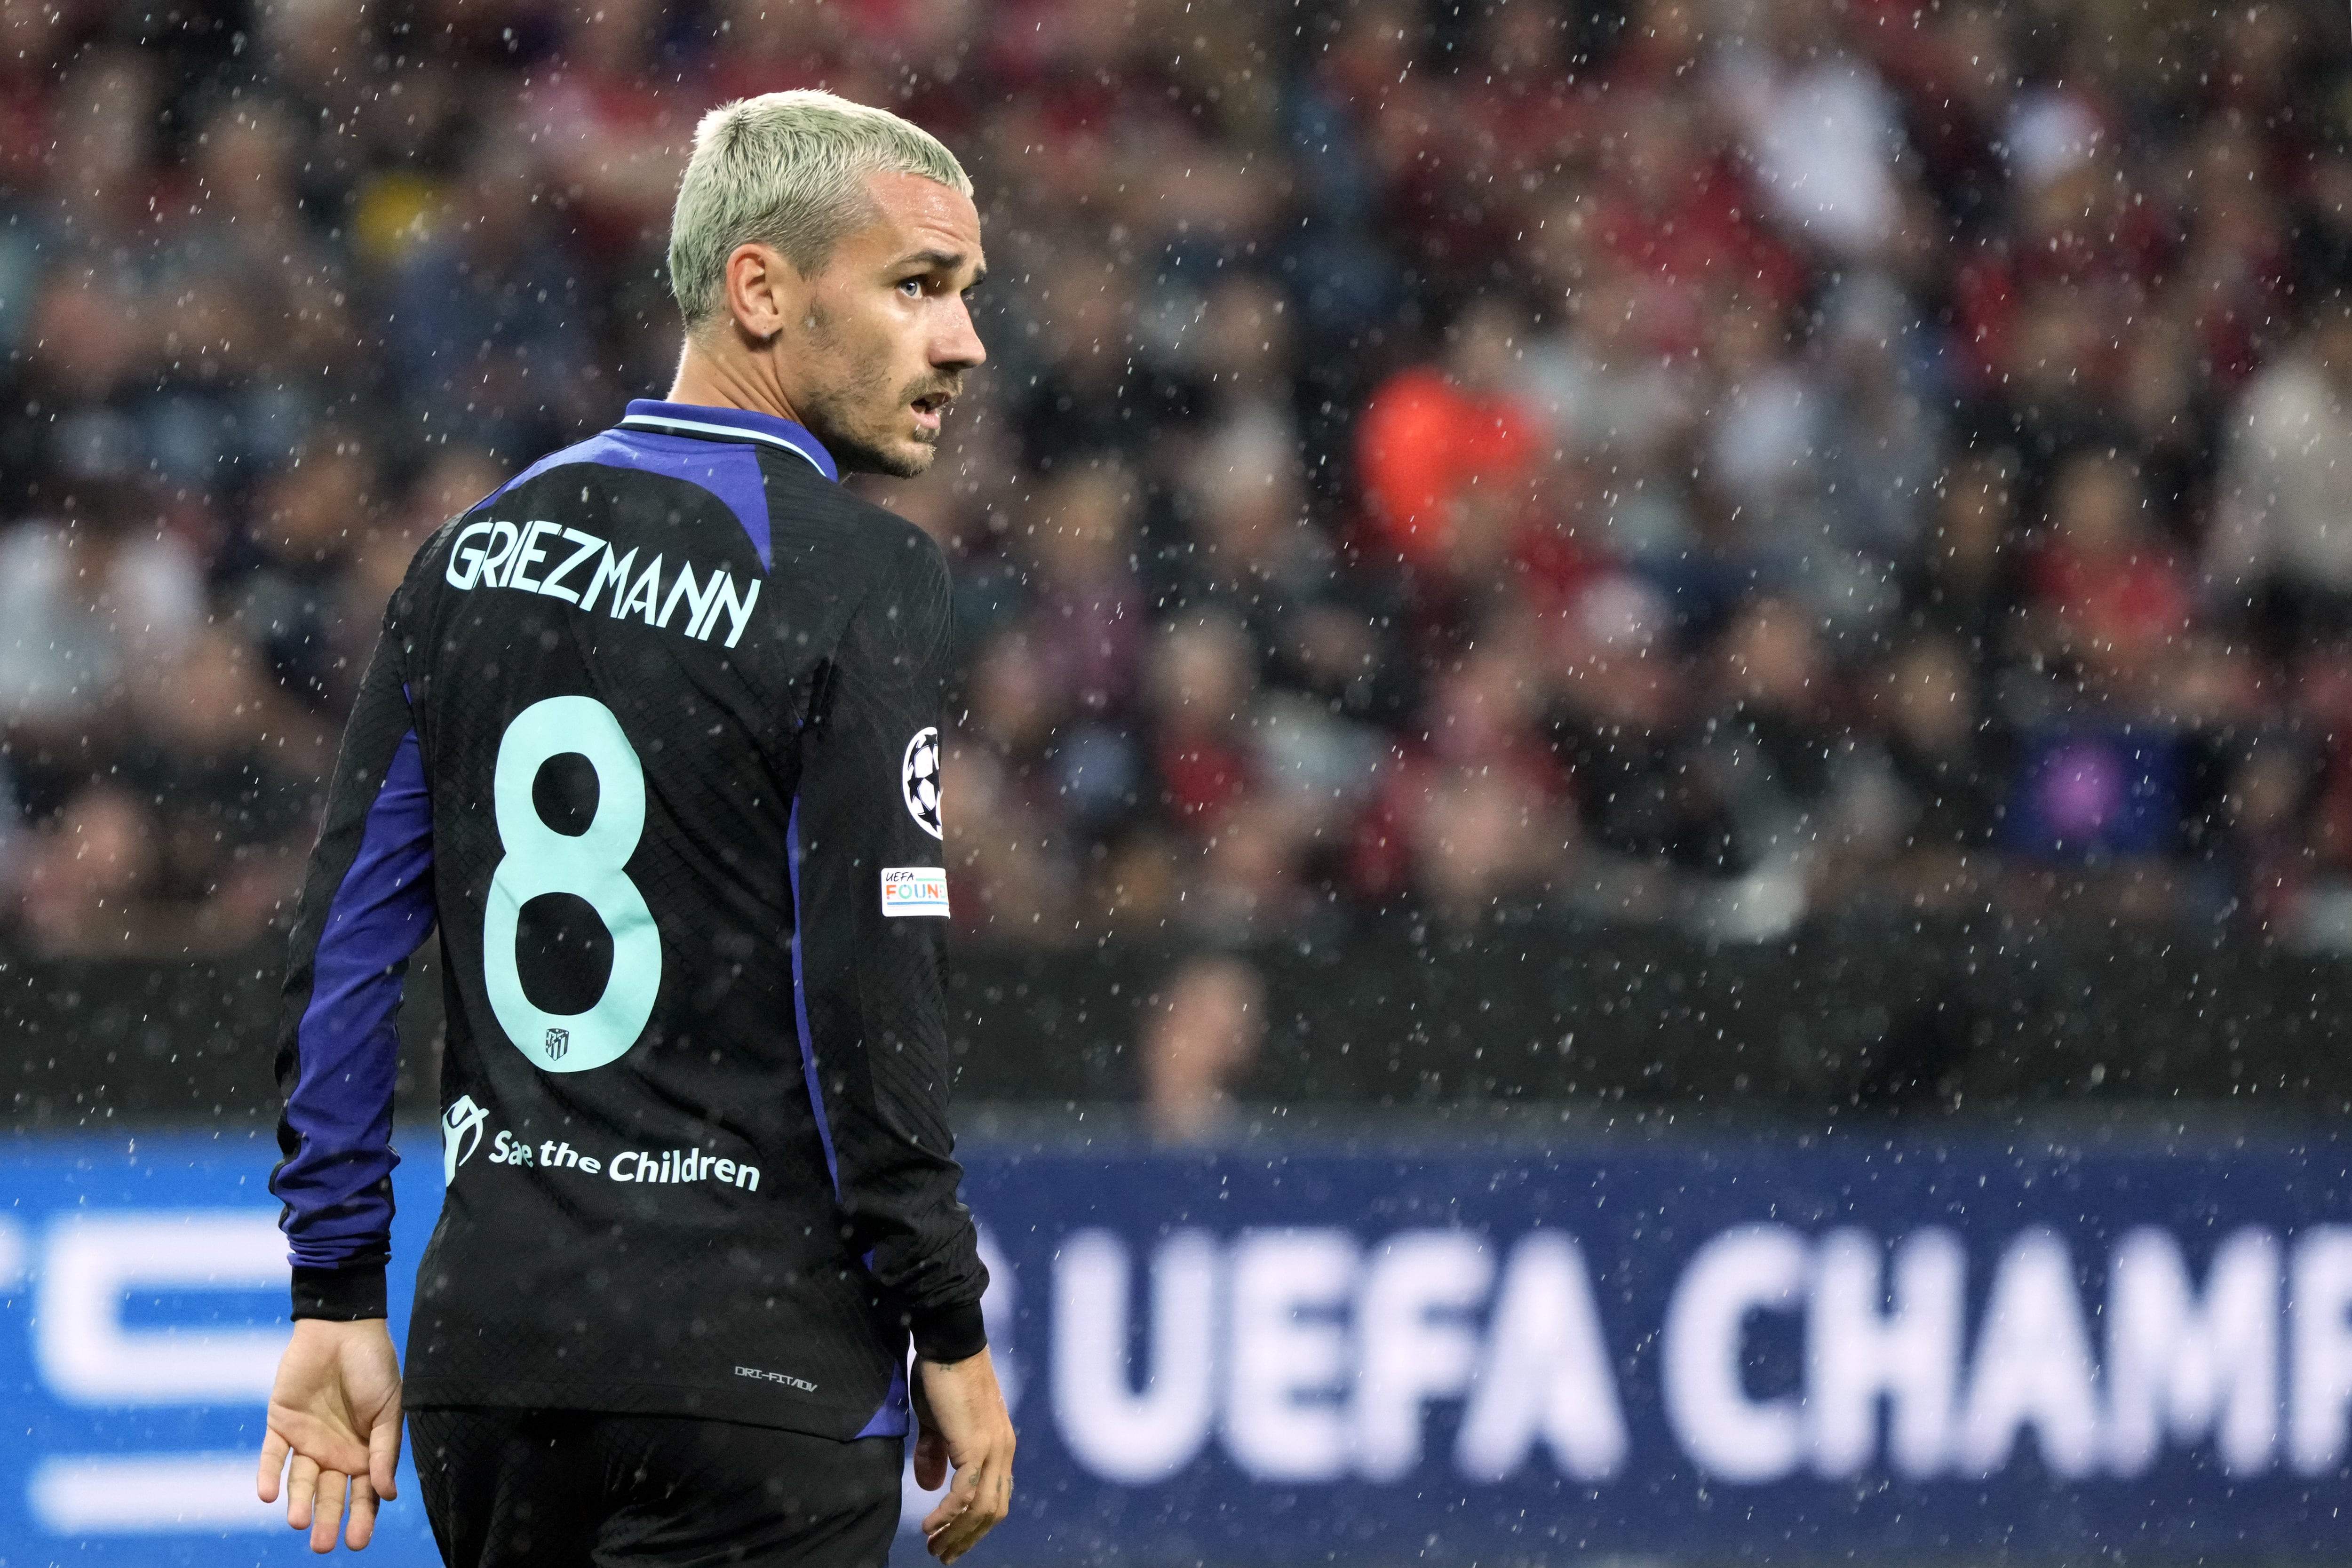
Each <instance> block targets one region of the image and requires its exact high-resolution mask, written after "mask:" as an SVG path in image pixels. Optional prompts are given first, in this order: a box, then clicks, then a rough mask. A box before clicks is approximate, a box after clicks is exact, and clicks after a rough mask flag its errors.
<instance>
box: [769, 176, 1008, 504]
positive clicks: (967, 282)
mask: <svg viewBox="0 0 2352 1568" xmlns="http://www.w3.org/2000/svg"><path fill="white" fill-rule="evenodd" d="M866 194H867V195H868V197H869V198H870V199H871V200H872V202H873V204H874V208H875V217H874V221H873V222H871V223H869V224H867V225H866V226H865V227H864V228H862V229H859V230H857V231H856V233H854V234H852V235H850V236H849V237H847V238H845V239H844V240H843V241H842V242H841V243H840V244H839V245H838V246H836V247H835V248H834V252H833V256H832V258H831V259H830V260H828V261H827V262H826V264H825V267H824V270H823V271H822V272H819V273H818V274H817V275H816V276H815V277H814V278H810V279H805V280H804V281H803V292H802V305H801V310H800V316H801V319H800V320H799V321H796V322H793V323H792V324H790V325H789V326H787V327H786V328H785V330H784V331H782V332H781V333H779V334H778V341H777V342H776V345H775V348H774V351H773V352H774V353H776V355H777V373H778V375H779V378H780V379H781V380H782V384H783V390H784V393H785V396H786V398H787V399H788V400H789V402H790V403H791V405H792V407H793V411H794V412H795V413H796V414H798V415H799V416H800V417H801V420H802V422H803V424H805V425H806V426H808V428H809V432H810V434H812V435H814V437H816V438H817V439H818V440H820V441H822V442H824V445H825V448H826V449H827V450H828V451H830V452H832V453H833V455H834V457H835V460H837V461H838V462H839V463H840V464H841V466H842V467H843V468H849V469H859V470H864V471H866V472H868V473H882V474H894V475H897V476H898V477H899V478H902V479H911V478H912V477H913V476H915V475H917V474H919V473H921V472H922V471H923V470H924V469H925V468H929V467H930V466H931V459H932V458H934V457H936V456H938V451H939V439H940V418H941V416H943V415H944V414H945V413H946V410H947V405H948V404H949V403H950V401H951V400H952V399H953V398H954V397H955V395H957V393H959V392H960V391H961V390H962V387H963V374H964V372H966V371H968V370H970V369H971V368H972V367H973V366H975V365H977V364H979V363H981V362H982V360H984V359H986V358H987V357H988V356H987V351H986V350H985V349H983V348H982V346H981V342H980V334H979V332H978V331H975V330H974V329H973V327H972V324H971V309H970V304H971V299H970V296H971V290H972V289H973V288H974V287H976V286H977V285H978V284H979V282H980V280H981V279H982V277H983V276H985V275H986V273H987V270H988V266H987V261H986V258H984V257H983V256H982V254H981V248H980V214H979V213H978V212H977V211H975V210H974V209H973V207H972V205H971V198H970V197H968V196H965V195H961V194H959V193H958V192H956V191H954V190H951V189H950V188H949V187H948V186H946V185H942V184H940V183H939V182H937V181H936V180H927V179H925V178H923V177H922V176H921V175H919V174H877V175H876V176H874V177H873V178H872V179H870V180H868V181H867V182H866Z"/></svg>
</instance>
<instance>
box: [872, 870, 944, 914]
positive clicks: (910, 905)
mask: <svg viewBox="0 0 2352 1568" xmlns="http://www.w3.org/2000/svg"><path fill="white" fill-rule="evenodd" d="M882 912H883V913H884V914H886V915H944V914H946V913H947V912H948V874H947V870H946V868H944V867H940V866H885V867H884V868H882Z"/></svg>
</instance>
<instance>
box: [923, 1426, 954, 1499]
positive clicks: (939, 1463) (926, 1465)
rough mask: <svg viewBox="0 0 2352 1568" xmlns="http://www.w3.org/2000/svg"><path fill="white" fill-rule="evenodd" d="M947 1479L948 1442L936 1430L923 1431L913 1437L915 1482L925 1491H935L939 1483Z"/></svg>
mask: <svg viewBox="0 0 2352 1568" xmlns="http://www.w3.org/2000/svg"><path fill="white" fill-rule="evenodd" d="M946 1479H948V1442H947V1439H946V1438H944V1437H942V1436H940V1435H939V1434H938V1433H937V1432H924V1433H920V1434H919V1435H918V1436H916V1438H915V1484H916V1485H917V1486H919V1487H920V1488H922V1489H924V1490H925V1491H927V1492H929V1491H937V1490H939V1488H940V1482H941V1481H944V1480H946Z"/></svg>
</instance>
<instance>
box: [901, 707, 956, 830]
mask: <svg viewBox="0 0 2352 1568" xmlns="http://www.w3.org/2000/svg"><path fill="white" fill-rule="evenodd" d="M898 786H899V789H900V791H901V792H902V793H903V794H904V795H905V796H906V800H907V815H908V816H911V817H913V818H914V819H915V821H916V822H917V824H919V826H921V828H922V830H923V831H924V832H926V833H928V834H929V835H930V836H931V837H934V838H941V839H943V838H945V837H947V835H945V834H943V833H941V832H940V732H939V731H938V730H936V729H930V730H918V731H915V738H914V739H913V740H911V741H909V742H907V754H906V757H905V758H904V759H903V760H902V761H901V762H900V763H899V764H898Z"/></svg>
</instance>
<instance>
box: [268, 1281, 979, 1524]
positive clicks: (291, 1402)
mask: <svg viewBox="0 0 2352 1568" xmlns="http://www.w3.org/2000/svg"><path fill="white" fill-rule="evenodd" d="M992 1381H993V1380H992ZM289 1455H291V1456H292V1457H293V1460H294V1468H293V1470H292V1473H291V1476H290V1478H289V1483H288V1487H287V1494H286V1522H287V1523H288V1524H289V1525H290V1526H292V1527H293V1528H294V1529H296V1530H308V1531H310V1550H311V1551H313V1552H332V1551H333V1550H334V1549H335V1534H336V1530H337V1527H338V1526H339V1525H341V1524H342V1519H343V1492H344V1489H345V1487H346V1485H347V1484H348V1486H349V1489H350V1491H351V1523H350V1525H349V1526H348V1527H346V1528H344V1529H343V1531H342V1537H343V1543H344V1544H345V1545H346V1546H349V1547H350V1548H351V1549H352V1551H354V1552H357V1551H358V1550H360V1549H361V1548H362V1547H363V1546H365V1545H366V1544H367V1543H368V1540H369V1538H370V1537H372V1536H373V1535H374V1533H375V1508H376V1500H377V1499H378V1498H388V1497H391V1496H393V1495H394V1492H393V1473H394V1471H395V1470H397V1469H398V1468H400V1358H399V1357H398V1356H396V1355H395V1354H394V1353H393V1349H392V1334H391V1331H389V1330H388V1329H386V1328H385V1326H384V1321H383V1319H382V1318H369V1319H365V1320H363V1321H359V1322H355V1323H337V1322H330V1321H326V1320H325V1319H321V1318H303V1319H299V1320H298V1321H296V1322H295V1324H294V1338H293V1340H292V1341H291V1342H289V1344H288V1345H287V1347H286V1353H285V1355H283V1356H282V1357H280V1358H279V1359H278V1381H277V1382H276V1383H275V1384H272V1385H271V1386H270V1390H269V1428H268V1435H267V1436H265V1437H263V1439H262V1442H261V1477H260V1485H259V1488H258V1489H259V1491H260V1493H261V1500H262V1501H264V1502H276V1501H277V1500H278V1479H279V1477H280V1475H281V1473H283V1472H285V1470H286V1460H287V1457H288V1456H289Z"/></svg>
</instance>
